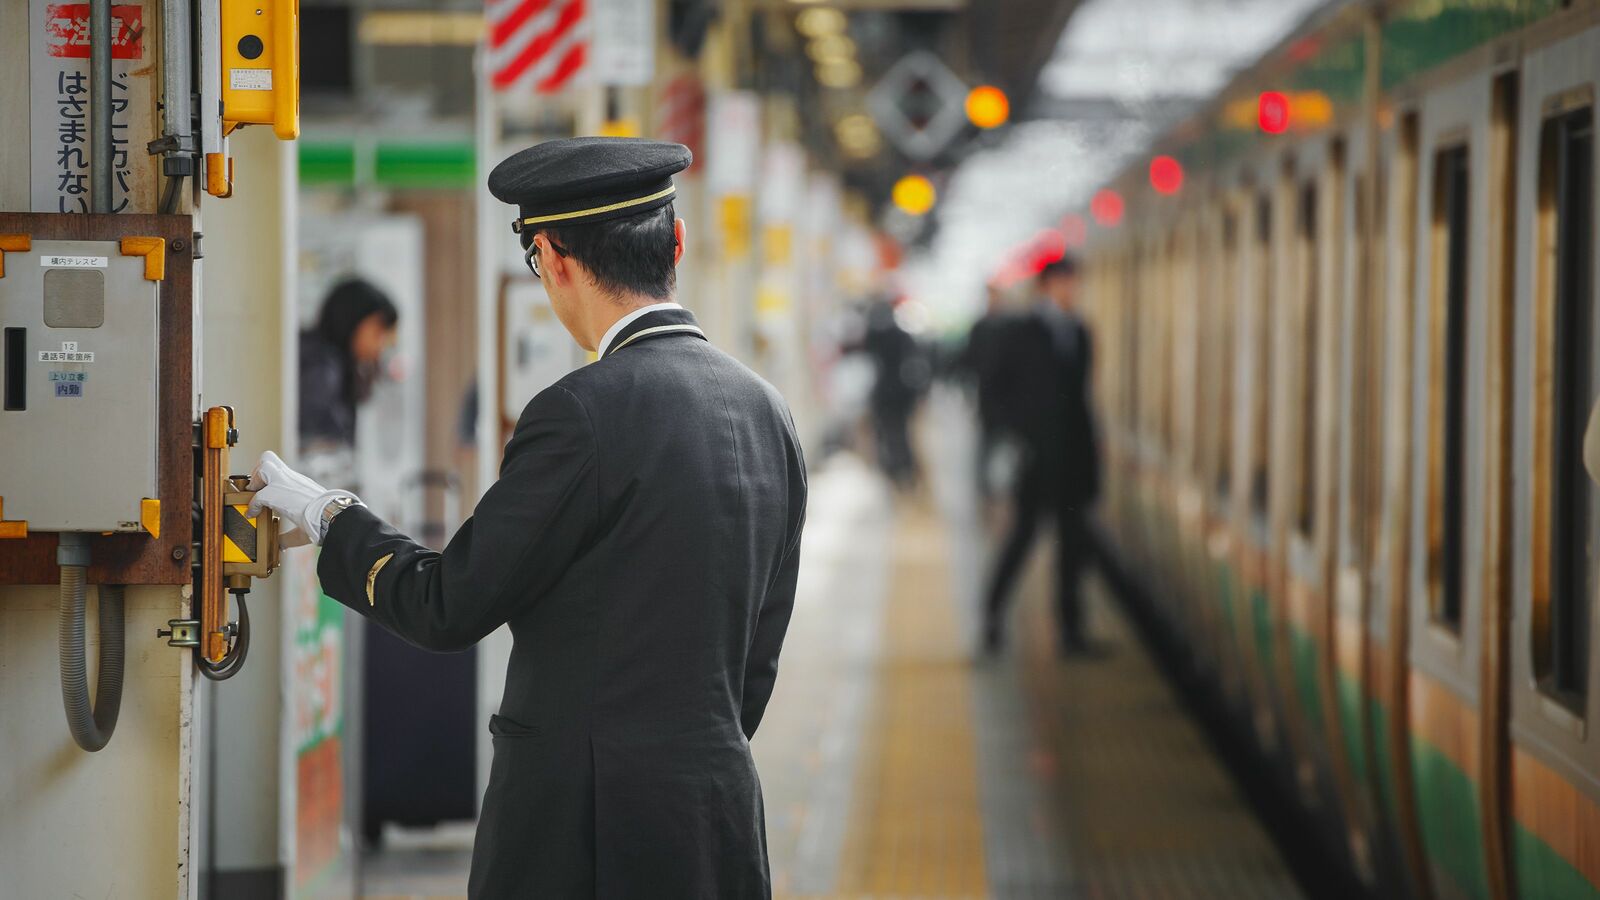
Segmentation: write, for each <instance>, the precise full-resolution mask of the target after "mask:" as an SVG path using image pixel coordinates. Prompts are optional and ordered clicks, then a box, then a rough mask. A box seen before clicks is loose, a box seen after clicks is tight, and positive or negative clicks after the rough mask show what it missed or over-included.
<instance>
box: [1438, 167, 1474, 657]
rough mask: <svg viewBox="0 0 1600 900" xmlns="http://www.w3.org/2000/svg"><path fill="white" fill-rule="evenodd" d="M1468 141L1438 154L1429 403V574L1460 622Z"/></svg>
mask: <svg viewBox="0 0 1600 900" xmlns="http://www.w3.org/2000/svg"><path fill="white" fill-rule="evenodd" d="M1470 163H1471V160H1470V157H1469V156H1468V152H1467V147H1466V146H1465V145H1458V146H1453V147H1448V148H1445V149H1443V150H1440V151H1439V152H1438V154H1437V155H1436V156H1435V158H1434V169H1433V219H1432V222H1433V224H1432V236H1433V239H1432V277H1431V282H1430V288H1431V291H1432V297H1431V303H1430V306H1431V308H1432V317H1431V327H1432V329H1433V331H1432V337H1431V354H1430V355H1431V362H1432V377H1431V378H1430V388H1429V391H1430V397H1431V402H1430V411H1429V435H1430V441H1429V444H1430V446H1429V454H1428V458H1429V465H1430V471H1429V481H1430V484H1429V491H1428V497H1429V511H1428V512H1429V528H1428V534H1429V554H1428V567H1429V582H1430V586H1431V588H1432V590H1431V595H1432V614H1433V619H1434V621H1435V622H1437V623H1438V624H1440V625H1442V626H1444V627H1446V628H1448V629H1450V630H1452V631H1455V632H1457V633H1459V632H1460V630H1461V610H1462V589H1463V587H1464V584H1463V575H1464V574H1465V573H1464V572H1463V566H1464V565H1465V562H1466V553H1465V541H1466V524H1465V522H1464V521H1463V518H1464V514H1465V512H1466V504H1465V500H1466V489H1467V484H1466V475H1467V473H1466V441H1467V431H1466V418H1467V405H1466V393H1467V241H1468V231H1469V226H1470V221H1469V208H1470V207H1469V205H1468V204H1469V199H1470V177H1471V172H1470Z"/></svg>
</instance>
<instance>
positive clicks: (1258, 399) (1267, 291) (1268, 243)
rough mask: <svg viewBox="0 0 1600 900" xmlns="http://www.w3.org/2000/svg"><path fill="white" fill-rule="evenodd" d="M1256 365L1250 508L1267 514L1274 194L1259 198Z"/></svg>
mask: <svg viewBox="0 0 1600 900" xmlns="http://www.w3.org/2000/svg"><path fill="white" fill-rule="evenodd" d="M1255 224H1256V229H1255V231H1256V233H1255V239H1256V254H1255V258H1256V290H1255V306H1256V308H1255V313H1256V316H1255V318H1256V331H1255V339H1256V348H1255V351H1256V352H1255V361H1256V368H1255V373H1254V378H1253V382H1254V383H1253V384H1252V385H1251V387H1250V393H1251V407H1252V408H1251V410H1250V509H1251V511H1252V512H1253V513H1254V514H1255V515H1256V516H1259V517H1260V518H1261V519H1262V520H1263V521H1264V520H1265V519H1266V518H1267V485H1268V482H1267V459H1268V447H1270V446H1271V444H1270V440H1269V436H1268V434H1267V427H1268V422H1269V419H1268V416H1267V410H1268V397H1267V394H1268V390H1269V386H1270V385H1271V384H1272V344H1273V335H1272V287H1273V285H1272V279H1273V274H1274V270H1273V265H1272V262H1273V260H1272V196H1271V194H1270V193H1263V194H1262V195H1261V197H1260V198H1258V199H1257V201H1256V223H1255Z"/></svg>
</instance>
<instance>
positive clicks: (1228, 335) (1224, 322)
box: [1213, 211, 1239, 499]
mask: <svg viewBox="0 0 1600 900" xmlns="http://www.w3.org/2000/svg"><path fill="white" fill-rule="evenodd" d="M1238 231H1239V223H1238V222H1237V221H1236V217H1235V215H1234V213H1233V212H1232V211H1229V212H1226V213H1223V216H1222V261H1221V262H1222V278H1221V281H1220V283H1219V284H1218V285H1217V289H1218V291H1219V294H1218V296H1217V304H1216V312H1215V315H1216V321H1215V322H1214V323H1213V324H1214V326H1215V332H1214V333H1215V334H1216V335H1217V342H1216V349H1215V353H1216V361H1217V378H1218V380H1219V384H1218V391H1217V395H1218V399H1217V421H1216V429H1217V430H1216V434H1215V435H1214V438H1215V440H1216V454H1217V456H1216V460H1215V462H1216V467H1217V468H1216V489H1217V496H1218V497H1219V498H1223V499H1226V498H1227V496H1228V493H1229V491H1231V490H1232V489H1233V393H1234V390H1235V388H1236V387H1237V385H1235V384H1234V377H1235V375H1234V373H1235V370H1234V367H1233V354H1234V328H1235V327H1236V326H1237V325H1238V317H1237V316H1235V315H1234V310H1235V309H1237V306H1236V304H1237V302H1238V301H1237V300H1236V294H1237V291H1238V270H1237V267H1238V264H1239V246H1238V245H1239V235H1238Z"/></svg>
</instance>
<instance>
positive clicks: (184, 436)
mask: <svg viewBox="0 0 1600 900" xmlns="http://www.w3.org/2000/svg"><path fill="white" fill-rule="evenodd" d="M0 234H26V235H30V236H31V237H32V238H33V239H34V240H82V241H115V240H119V239H120V238H122V237H124V236H126V235H129V234H139V235H150V236H154V237H160V238H162V239H163V240H165V241H166V259H165V264H166V272H165V275H166V277H165V278H164V279H163V280H162V281H161V308H160V312H159V316H160V319H159V326H158V327H159V334H158V340H159V347H160V353H161V360H160V372H161V379H160V384H159V385H158V396H157V408H158V415H159V416H160V419H161V421H160V423H159V428H158V429H157V434H158V439H159V444H160V450H159V454H158V463H157V466H158V469H157V475H156V483H157V487H158V490H159V492H160V494H161V497H160V500H161V536H160V537H159V538H154V537H151V536H149V535H147V534H112V535H103V536H99V537H96V538H95V539H94V558H93V562H92V564H91V565H90V566H89V572H88V579H89V581H90V582H91V583H93V584H179V585H181V584H188V583H189V582H190V579H191V576H190V562H191V560H190V559H189V545H190V541H191V540H192V534H191V531H192V529H191V523H190V517H191V512H190V508H191V506H192V505H193V502H194V451H193V440H194V436H193V432H194V424H193V423H194V413H195V409H194V405H195V399H194V397H195V395H194V382H193V368H194V304H193V297H194V288H193V285H194V257H193V254H192V251H191V243H192V241H193V240H194V231H193V225H192V224H191V220H190V218H189V217H188V216H161V215H144V214H131V213H125V214H120V215H88V214H86V215H72V216H62V215H48V214H40V213H15V212H4V213H0ZM60 579H61V570H60V568H59V567H58V566H57V565H56V536H55V535H54V534H44V533H39V534H34V535H30V536H29V537H27V538H23V539H20V540H16V539H10V540H0V584H55V583H57V582H58V581H60Z"/></svg>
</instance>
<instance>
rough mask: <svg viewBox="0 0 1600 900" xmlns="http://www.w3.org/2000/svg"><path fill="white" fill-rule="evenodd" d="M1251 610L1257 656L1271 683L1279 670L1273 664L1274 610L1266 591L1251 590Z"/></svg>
mask: <svg viewBox="0 0 1600 900" xmlns="http://www.w3.org/2000/svg"><path fill="white" fill-rule="evenodd" d="M1250 610H1251V612H1252V613H1253V618H1254V620H1255V626H1256V627H1255V634H1256V658H1257V659H1259V660H1260V661H1261V671H1262V672H1264V673H1265V674H1266V677H1267V681H1268V683H1271V682H1273V681H1276V680H1277V675H1278V670H1277V668H1276V667H1274V666H1273V664H1272V659H1273V653H1272V611H1271V609H1270V608H1269V606H1268V604H1267V593H1266V591H1263V590H1261V589H1259V588H1257V589H1255V590H1252V591H1251V592H1250Z"/></svg>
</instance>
